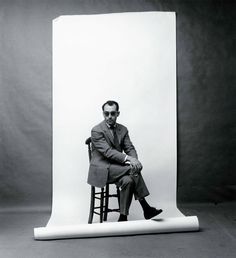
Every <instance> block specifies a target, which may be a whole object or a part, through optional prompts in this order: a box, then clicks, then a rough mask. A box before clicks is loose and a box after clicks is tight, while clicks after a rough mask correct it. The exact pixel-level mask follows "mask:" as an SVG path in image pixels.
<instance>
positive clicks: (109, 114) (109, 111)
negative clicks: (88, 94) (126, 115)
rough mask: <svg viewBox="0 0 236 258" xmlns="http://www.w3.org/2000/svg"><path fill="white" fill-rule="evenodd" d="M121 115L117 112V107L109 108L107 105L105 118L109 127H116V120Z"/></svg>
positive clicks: (104, 113) (104, 112)
mask: <svg viewBox="0 0 236 258" xmlns="http://www.w3.org/2000/svg"><path fill="white" fill-rule="evenodd" d="M119 114H120V112H119V111H117V110H116V105H112V106H109V105H108V104H106V105H105V106H104V111H103V116H104V119H105V121H106V123H107V124H108V125H110V126H113V125H115V123H116V119H117V117H118V116H119Z"/></svg>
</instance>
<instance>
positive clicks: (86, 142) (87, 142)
mask: <svg viewBox="0 0 236 258" xmlns="http://www.w3.org/2000/svg"><path fill="white" fill-rule="evenodd" d="M85 144H87V145H88V155H89V162H90V161H91V157H92V140H91V137H89V138H88V139H87V140H86V141H85Z"/></svg>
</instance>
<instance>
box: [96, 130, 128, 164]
mask: <svg viewBox="0 0 236 258" xmlns="http://www.w3.org/2000/svg"><path fill="white" fill-rule="evenodd" d="M91 140H92V143H93V147H94V148H95V149H96V150H97V151H98V152H99V153H101V154H102V155H103V156H104V157H105V158H107V159H110V160H112V161H115V162H118V163H124V161H125V157H126V155H125V154H124V153H122V152H119V151H118V150H116V149H114V148H113V147H112V146H110V145H109V144H108V142H107V141H106V139H105V137H104V134H103V132H101V131H98V130H95V129H93V130H92V132H91Z"/></svg>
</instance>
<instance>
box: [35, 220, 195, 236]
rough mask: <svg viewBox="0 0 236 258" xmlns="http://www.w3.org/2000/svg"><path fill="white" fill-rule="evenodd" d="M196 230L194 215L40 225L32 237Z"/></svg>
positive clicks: (117, 234)
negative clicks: (65, 224) (64, 224)
mask: <svg viewBox="0 0 236 258" xmlns="http://www.w3.org/2000/svg"><path fill="white" fill-rule="evenodd" d="M198 230H199V222H198V218H197V217H196V216H187V217H176V218H166V219H152V220H135V221H128V222H106V223H96V224H77V225H67V226H58V227H51V226H47V227H40V228H35V229H34V238H35V239H36V240H49V239H63V238H88V237H105V236H123V235H139V234H153V233H170V232H186V231H198Z"/></svg>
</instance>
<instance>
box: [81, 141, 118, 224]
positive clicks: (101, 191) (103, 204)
mask: <svg viewBox="0 0 236 258" xmlns="http://www.w3.org/2000/svg"><path fill="white" fill-rule="evenodd" d="M85 144H87V145H88V155H89V161H91V157H92V141H91V137H89V138H88V139H87V140H86V141H85ZM109 186H110V184H108V183H107V184H106V186H105V187H103V188H97V187H95V186H91V197H90V211H89V219H88V223H89V224H91V223H92V222H93V215H94V214H97V215H99V216H100V223H102V222H103V221H107V216H108V213H109V212H120V209H119V208H117V209H110V208H109V198H112V197H115V198H117V199H118V204H119V203H120V190H119V187H118V186H116V194H110V189H109V188H110V187H109ZM96 189H98V191H97V192H96ZM96 199H97V200H99V205H98V206H95V203H96ZM119 206H120V205H119Z"/></svg>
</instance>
